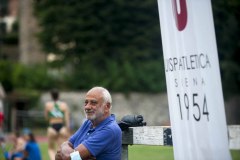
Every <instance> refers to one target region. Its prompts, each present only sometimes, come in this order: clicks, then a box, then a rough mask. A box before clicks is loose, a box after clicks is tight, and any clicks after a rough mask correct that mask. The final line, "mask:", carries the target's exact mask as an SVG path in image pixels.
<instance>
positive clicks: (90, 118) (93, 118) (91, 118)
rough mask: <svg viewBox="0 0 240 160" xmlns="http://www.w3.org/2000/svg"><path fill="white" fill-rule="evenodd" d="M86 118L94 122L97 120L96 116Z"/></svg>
mask: <svg viewBox="0 0 240 160" xmlns="http://www.w3.org/2000/svg"><path fill="white" fill-rule="evenodd" d="M86 118H87V119H88V120H90V121H93V120H95V119H96V116H95V115H87V116H86Z"/></svg>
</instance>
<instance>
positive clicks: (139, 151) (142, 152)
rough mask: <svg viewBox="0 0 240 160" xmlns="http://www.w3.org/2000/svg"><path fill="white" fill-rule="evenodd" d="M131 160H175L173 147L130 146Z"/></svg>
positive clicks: (236, 158) (239, 155) (235, 154)
mask: <svg viewBox="0 0 240 160" xmlns="http://www.w3.org/2000/svg"><path fill="white" fill-rule="evenodd" d="M40 149H41V152H42V159H43V160H49V158H48V152H47V144H46V143H40ZM128 154H129V160H174V158H173V147H166V146H164V147H163V146H143V145H132V146H129V152H128ZM231 155H232V159H233V160H240V151H239V150H231Z"/></svg>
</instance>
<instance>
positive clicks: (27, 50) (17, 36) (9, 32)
mask: <svg viewBox="0 0 240 160" xmlns="http://www.w3.org/2000/svg"><path fill="white" fill-rule="evenodd" d="M33 2H34V1H33V0H0V26H1V27H0V29H1V30H0V58H1V59H8V60H14V61H20V62H21V63H23V64H35V63H42V62H45V60H46V55H45V54H44V53H43V52H42V50H41V47H40V45H39V43H38V40H37V37H36V34H37V32H38V31H39V26H38V25H37V21H36V19H35V17H34V15H33Z"/></svg>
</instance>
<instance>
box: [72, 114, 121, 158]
mask: <svg viewBox="0 0 240 160" xmlns="http://www.w3.org/2000/svg"><path fill="white" fill-rule="evenodd" d="M69 141H70V142H71V143H72V144H73V146H74V148H76V147H77V146H78V145H79V144H83V145H84V146H85V147H86V148H87V149H88V150H89V152H90V153H91V154H92V155H93V156H94V157H96V159H97V160H121V146H122V131H121V129H120V128H119V126H118V124H117V122H116V120H115V116H114V115H111V116H109V117H108V118H106V119H105V120H104V121H103V122H101V123H100V124H99V125H98V126H97V127H95V128H92V122H91V121H90V120H86V121H85V122H84V123H83V125H82V126H81V128H79V129H78V130H77V132H75V133H74V134H73V135H72V136H71V137H70V139H69Z"/></svg>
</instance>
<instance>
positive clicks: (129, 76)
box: [35, 0, 165, 92]
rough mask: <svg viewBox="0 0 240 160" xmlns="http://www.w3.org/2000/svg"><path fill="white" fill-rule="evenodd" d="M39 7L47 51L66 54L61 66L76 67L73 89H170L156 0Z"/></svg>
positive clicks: (66, 1)
mask: <svg viewBox="0 0 240 160" xmlns="http://www.w3.org/2000/svg"><path fill="white" fill-rule="evenodd" d="M35 6H36V13H37V16H38V18H39V22H40V25H41V26H42V32H41V33H40V34H39V37H40V41H41V42H42V44H43V47H44V49H45V51H46V52H48V53H50V52H51V53H54V54H59V55H61V60H62V61H61V62H62V63H59V64H60V65H63V63H71V64H72V65H73V66H74V67H73V68H74V69H73V75H70V76H69V78H68V80H69V84H70V85H72V87H73V88H87V87H89V86H92V85H97V84H101V85H105V86H107V87H111V88H113V89H114V90H118V91H130V90H131V91H132V90H135V91H150V92H152V91H154V92H156V91H163V90H164V89H165V85H163V84H165V78H164V73H163V72H164V70H163V61H162V49H161V36H160V27H159V17H158V8H157V1H155V0H148V1H141V3H140V2H139V1H137V0H132V1H127V0H113V1H107V0H101V1H99V0H81V1H79V0H51V1H49V0H41V1H39V2H38V3H36V5H35ZM149 67H153V68H149ZM138 71H141V72H138ZM71 77H74V78H71ZM143 84H144V85H143Z"/></svg>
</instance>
